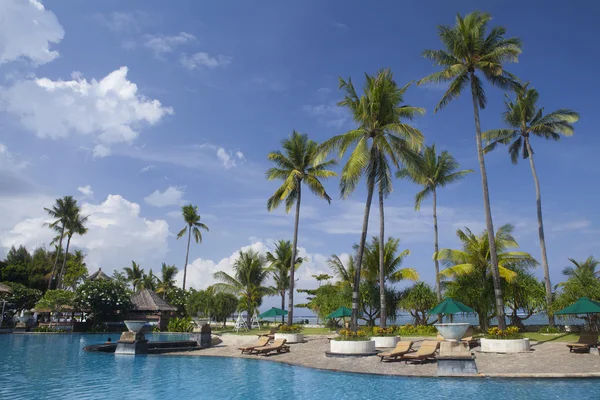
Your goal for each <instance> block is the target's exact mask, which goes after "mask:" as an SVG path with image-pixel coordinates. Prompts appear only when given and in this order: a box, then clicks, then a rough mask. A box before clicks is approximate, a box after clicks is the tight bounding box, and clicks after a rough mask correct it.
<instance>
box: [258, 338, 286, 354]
mask: <svg viewBox="0 0 600 400" xmlns="http://www.w3.org/2000/svg"><path fill="white" fill-rule="evenodd" d="M285 342H286V339H277V340H275V341H274V342H273V343H271V344H269V345H267V346H261V347H255V348H254V349H252V350H250V354H256V355H258V354H263V355H266V354H269V353H271V352H276V353H277V354H279V353H289V351H290V346H288V345H286V344H285Z"/></svg>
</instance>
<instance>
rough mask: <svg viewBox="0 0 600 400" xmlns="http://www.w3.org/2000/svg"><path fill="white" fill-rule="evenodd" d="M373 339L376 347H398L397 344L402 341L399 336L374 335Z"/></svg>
mask: <svg viewBox="0 0 600 400" xmlns="http://www.w3.org/2000/svg"><path fill="white" fill-rule="evenodd" d="M371 340H373V341H374V342H375V347H378V348H386V347H396V344H397V343H398V342H399V341H400V338H399V337H398V336H372V337H371Z"/></svg>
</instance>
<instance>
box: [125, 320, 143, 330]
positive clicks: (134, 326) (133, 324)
mask: <svg viewBox="0 0 600 400" xmlns="http://www.w3.org/2000/svg"><path fill="white" fill-rule="evenodd" d="M123 322H125V326H126V327H127V329H129V332H139V331H141V330H142V328H143V327H144V325H146V321H136V320H126V321H123Z"/></svg>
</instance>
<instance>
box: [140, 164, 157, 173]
mask: <svg viewBox="0 0 600 400" xmlns="http://www.w3.org/2000/svg"><path fill="white" fill-rule="evenodd" d="M154 168H156V166H155V165H146V166H145V167H144V168H142V169H141V170H140V172H142V173H144V172H148V171H150V170H151V169H154Z"/></svg>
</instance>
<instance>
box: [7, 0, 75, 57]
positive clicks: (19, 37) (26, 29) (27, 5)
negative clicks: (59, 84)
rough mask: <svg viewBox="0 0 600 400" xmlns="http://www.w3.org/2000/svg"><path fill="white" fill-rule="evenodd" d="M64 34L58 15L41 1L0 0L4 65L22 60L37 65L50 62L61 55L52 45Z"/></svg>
mask: <svg viewBox="0 0 600 400" xmlns="http://www.w3.org/2000/svg"><path fill="white" fill-rule="evenodd" d="M64 36H65V31H64V29H63V27H62V26H61V25H60V23H59V22H58V19H57V18H56V15H54V13H53V12H52V11H48V10H46V9H45V8H44V6H43V5H42V3H41V2H39V1H37V0H29V1H24V0H2V1H0V65H2V64H4V63H8V62H11V61H16V60H20V59H26V60H29V61H30V62H31V63H33V64H34V65H41V64H45V63H48V62H50V61H52V60H54V59H55V58H56V57H58V55H59V54H58V51H56V50H52V49H51V47H52V45H53V44H56V43H59V42H60V41H61V40H62V39H63V37H64Z"/></svg>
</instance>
